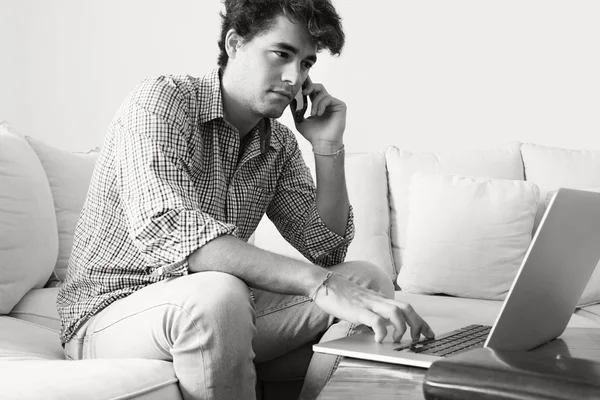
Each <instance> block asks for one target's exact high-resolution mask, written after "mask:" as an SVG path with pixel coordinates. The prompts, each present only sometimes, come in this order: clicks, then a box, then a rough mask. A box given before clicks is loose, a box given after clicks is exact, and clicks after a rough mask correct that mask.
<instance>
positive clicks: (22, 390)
mask: <svg viewBox="0 0 600 400" xmlns="http://www.w3.org/2000/svg"><path fill="white" fill-rule="evenodd" d="M0 376H1V377H2V381H3V382H5V383H3V385H2V390H1V392H2V395H1V397H2V398H3V399H45V398H54V399H180V398H181V397H180V393H179V386H178V385H177V378H176V377H175V372H174V370H173V364H172V363H171V362H167V361H159V360H142V359H122V360H115V359H110V360H108V359H105V360H81V361H68V360H65V357H64V352H63V348H62V346H61V345H60V340H59V338H58V332H57V331H56V330H54V329H50V328H48V327H45V326H41V325H37V324H34V323H31V322H29V321H24V320H20V319H17V318H12V317H7V316H0ZM25 377H26V378H25Z"/></svg>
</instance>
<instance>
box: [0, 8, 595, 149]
mask: <svg viewBox="0 0 600 400" xmlns="http://www.w3.org/2000/svg"><path fill="white" fill-rule="evenodd" d="M334 4H335V5H336V6H337V8H338V11H339V12H340V14H341V16H342V18H343V21H344V26H345V30H346V34H347V46H346V48H345V49H344V52H343V53H342V56H341V57H339V58H335V59H332V58H331V57H329V56H328V55H327V54H326V53H323V54H322V55H320V57H319V62H318V64H317V66H316V67H315V69H314V70H313V72H312V73H311V76H312V78H313V80H314V81H322V82H323V83H324V84H326V86H327V88H328V90H329V91H330V92H331V93H332V94H334V95H336V96H337V97H339V98H341V99H343V100H344V101H346V102H347V104H348V106H349V116H348V128H347V132H346V146H347V148H348V149H349V150H350V151H363V150H371V149H379V148H381V146H383V145H386V144H397V145H400V146H401V147H404V148H408V149H414V150H421V149H449V148H466V147H470V148H481V147H488V146H494V145H497V144H501V143H505V142H507V141H510V140H519V141H525V142H535V143H540V144H546V145H552V146H563V147H571V148H595V149H600V73H599V72H598V71H600V23H598V21H600V2H598V1H596V0H577V1H573V0H561V1H557V0H497V1H484V0H453V1H448V0H435V1H434V0H419V1H409V0H370V1H368V2H365V1H359V0H334ZM221 9H222V4H221V2H220V1H218V0H95V1H92V0H87V1H84V0H0V120H2V119H6V120H8V121H9V122H11V123H12V125H13V126H15V127H16V128H17V129H18V130H20V131H21V132H22V133H25V134H29V135H31V136H34V137H37V138H39V139H41V140H44V141H46V142H48V143H51V144H54V145H56V146H59V147H62V148H65V149H70V150H86V149H88V148H90V147H94V146H97V145H101V144H102V140H103V136H104V133H105V131H106V127H107V126H108V124H109V122H110V120H111V118H112V116H113V115H114V112H115V111H116V109H117V108H118V107H119V105H120V103H121V101H122V100H123V98H124V97H125V95H126V94H127V93H128V92H129V91H130V90H131V89H132V88H133V87H134V86H135V85H136V84H137V83H138V82H139V81H140V80H142V79H144V78H146V77H149V76H152V75H157V74H163V73H186V74H190V75H196V76H199V75H203V74H204V73H206V72H208V71H209V70H211V69H212V68H213V67H214V66H216V57H217V54H218V49H217V45H216V41H217V39H218V36H219V28H220V18H219V16H218V12H219V11H220V10H221ZM282 120H283V122H284V123H286V124H288V126H290V122H291V118H289V115H288V113H287V112H286V113H285V114H284V117H283V118H282Z"/></svg>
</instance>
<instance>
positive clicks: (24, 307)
mask: <svg viewBox="0 0 600 400" xmlns="http://www.w3.org/2000/svg"><path fill="white" fill-rule="evenodd" d="M57 295H58V287H53V288H44V289H32V290H30V291H29V292H27V294H26V295H25V296H23V298H22V299H21V301H19V302H18V303H17V305H16V306H14V307H13V309H12V311H11V312H10V314H8V315H9V316H11V317H15V318H18V319H21V320H24V321H29V322H33V323H34V324H38V325H42V326H45V327H47V328H50V329H53V330H55V331H56V332H58V331H59V330H60V317H59V316H58V311H57V310H56V296H57Z"/></svg>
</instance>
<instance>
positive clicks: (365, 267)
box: [339, 261, 394, 299]
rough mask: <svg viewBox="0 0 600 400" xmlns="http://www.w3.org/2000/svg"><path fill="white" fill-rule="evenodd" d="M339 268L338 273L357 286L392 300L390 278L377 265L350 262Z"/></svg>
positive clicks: (392, 293) (392, 291)
mask: <svg viewBox="0 0 600 400" xmlns="http://www.w3.org/2000/svg"><path fill="white" fill-rule="evenodd" d="M339 267H340V270H339V272H340V273H341V274H342V275H345V276H347V277H348V278H349V279H350V280H351V281H352V282H354V283H356V284H357V285H359V286H362V287H366V288H368V289H371V290H374V291H376V292H379V293H381V294H382V295H384V296H385V297H387V298H389V299H392V298H394V283H393V282H392V278H391V277H390V276H389V275H388V274H386V273H385V271H383V270H382V269H381V268H379V267H378V266H377V265H375V264H372V263H370V262H367V261H350V262H346V263H343V264H340V265H339Z"/></svg>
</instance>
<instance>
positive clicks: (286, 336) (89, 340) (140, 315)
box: [65, 262, 394, 400]
mask: <svg viewBox="0 0 600 400" xmlns="http://www.w3.org/2000/svg"><path fill="white" fill-rule="evenodd" d="M330 270H332V271H335V272H336V273H339V274H340V275H344V276H346V277H348V278H349V279H350V280H352V281H353V282H355V283H357V284H359V285H361V286H363V287H368V288H370V289H372V290H376V291H379V292H381V293H383V294H384V295H385V296H387V297H390V298H391V297H393V294H394V289H393V285H392V281H391V279H390V278H389V276H387V275H386V274H385V273H384V272H383V271H382V270H381V269H380V268H378V267H376V266H374V265H372V264H370V263H366V262H347V263H343V264H339V265H336V266H334V267H331V268H330ZM254 294H255V300H254V301H253V300H252V298H251V297H250V293H249V290H248V287H247V286H246V284H245V283H244V282H243V281H241V280H240V279H238V278H236V277H234V276H232V275H229V274H225V273H220V272H212V271H210V272H200V273H195V274H190V275H187V276H183V277H174V278H169V279H166V280H164V281H161V282H158V283H155V284H152V285H149V286H147V287H145V288H143V289H140V290H138V291H137V292H135V293H133V294H131V295H130V296H128V297H126V298H124V299H121V300H117V301H115V302H114V303H112V304H110V305H109V306H108V307H106V308H104V309H103V310H101V311H100V312H99V313H98V314H96V315H95V316H94V317H92V318H90V319H89V320H88V321H87V322H86V323H85V324H84V325H83V326H82V327H81V328H80V329H79V330H78V331H77V333H76V335H75V336H74V337H73V338H72V339H71V340H70V341H69V342H68V343H66V345H65V355H66V356H67V358H70V359H74V360H79V359H90V358H149V359H159V360H167V361H172V362H173V368H174V369H175V374H176V376H177V378H178V379H179V387H180V390H181V394H182V396H183V398H184V399H186V400H188V399H215V400H221V399H223V400H231V399H240V400H242V399H249V400H253V399H255V398H256V393H255V385H256V369H255V364H254V363H256V364H260V363H263V362H266V361H269V360H273V359H275V358H277V357H280V356H282V355H285V354H286V353H289V352H291V351H293V350H295V349H297V348H299V347H301V346H302V345H304V344H306V343H309V342H315V341H317V340H319V338H321V339H320V340H321V341H326V340H332V339H337V338H341V337H345V336H348V335H350V334H353V333H355V331H356V328H355V327H354V325H351V324H350V323H348V322H344V321H339V320H337V319H335V318H333V317H332V316H330V315H328V314H326V313H324V312H323V311H321V309H319V308H318V307H317V306H316V305H315V304H314V303H312V302H311V301H310V300H309V299H308V298H307V297H303V296H289V295H281V294H276V293H270V292H265V291H260V290H256V289H254ZM338 362H339V357H336V356H331V355H326V354H319V353H315V354H314V355H313V357H312V359H311V361H310V364H309V366H308V370H307V371H306V376H305V379H304V386H303V388H302V392H301V394H300V399H303V400H305V399H306V400H307V399H314V398H316V397H317V396H318V394H319V393H320V392H321V390H322V389H323V387H324V386H325V384H326V383H327V381H328V380H329V378H330V377H331V375H332V374H333V372H334V371H335V369H336V368H337V364H338ZM299 378H302V377H299Z"/></svg>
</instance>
